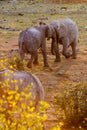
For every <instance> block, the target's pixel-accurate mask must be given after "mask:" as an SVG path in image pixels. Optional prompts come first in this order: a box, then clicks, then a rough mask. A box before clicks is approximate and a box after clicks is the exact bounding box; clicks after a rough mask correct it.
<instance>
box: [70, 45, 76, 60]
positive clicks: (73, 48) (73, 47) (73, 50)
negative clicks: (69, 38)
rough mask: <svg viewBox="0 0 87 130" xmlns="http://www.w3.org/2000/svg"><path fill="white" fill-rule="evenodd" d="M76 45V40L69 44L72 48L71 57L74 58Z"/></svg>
mask: <svg viewBox="0 0 87 130" xmlns="http://www.w3.org/2000/svg"><path fill="white" fill-rule="evenodd" d="M76 45H77V42H73V43H72V44H71V48H72V58H73V59H76Z"/></svg>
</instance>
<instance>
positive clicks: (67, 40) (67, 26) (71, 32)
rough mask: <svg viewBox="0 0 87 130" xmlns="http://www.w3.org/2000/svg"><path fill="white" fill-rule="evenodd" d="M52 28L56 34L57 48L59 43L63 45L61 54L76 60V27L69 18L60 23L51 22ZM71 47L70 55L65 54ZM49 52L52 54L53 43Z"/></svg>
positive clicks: (56, 21)
mask: <svg viewBox="0 0 87 130" xmlns="http://www.w3.org/2000/svg"><path fill="white" fill-rule="evenodd" d="M50 24H51V25H52V26H54V27H55V29H56V32H57V43H58V46H59V43H60V44H62V45H63V51H62V54H63V55H64V56H65V57H66V58H69V57H70V56H72V58H74V59H75V58H76V47H77V44H78V27H77V24H76V23H75V22H74V21H73V20H71V19H70V18H66V19H64V20H62V21H58V20H53V21H52V22H51V23H50ZM69 46H71V48H72V54H70V53H68V52H67V49H68V47H69ZM51 52H52V53H54V52H53V41H52V46H51Z"/></svg>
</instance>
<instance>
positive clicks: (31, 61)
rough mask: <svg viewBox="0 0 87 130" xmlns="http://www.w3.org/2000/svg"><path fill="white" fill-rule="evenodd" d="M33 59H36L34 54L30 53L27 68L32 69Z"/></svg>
mask: <svg viewBox="0 0 87 130" xmlns="http://www.w3.org/2000/svg"><path fill="white" fill-rule="evenodd" d="M35 57H36V53H31V58H30V60H29V62H28V64H27V67H28V68H32V63H33V60H34V58H35Z"/></svg>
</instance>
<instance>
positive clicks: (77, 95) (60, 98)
mask: <svg viewBox="0 0 87 130" xmlns="http://www.w3.org/2000/svg"><path fill="white" fill-rule="evenodd" d="M55 104H56V108H57V109H56V110H61V111H62V112H63V113H62V116H63V117H62V118H63V121H64V124H66V125H67V126H71V127H72V126H73V127H78V128H84V129H87V82H85V83H81V84H78V85H76V86H74V87H72V88H70V89H69V88H68V89H67V90H64V91H63V92H62V94H57V95H56V96H55Z"/></svg>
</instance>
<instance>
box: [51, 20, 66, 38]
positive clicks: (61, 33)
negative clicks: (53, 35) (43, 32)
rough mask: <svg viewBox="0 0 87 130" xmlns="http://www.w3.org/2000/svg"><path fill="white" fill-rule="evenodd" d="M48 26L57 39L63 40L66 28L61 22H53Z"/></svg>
mask: <svg viewBox="0 0 87 130" xmlns="http://www.w3.org/2000/svg"><path fill="white" fill-rule="evenodd" d="M50 24H51V25H52V26H53V27H54V28H55V30H56V32H57V35H58V37H59V38H63V36H65V35H66V26H65V24H64V23H63V22H61V21H58V20H53V21H52V22H51V23H50Z"/></svg>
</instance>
